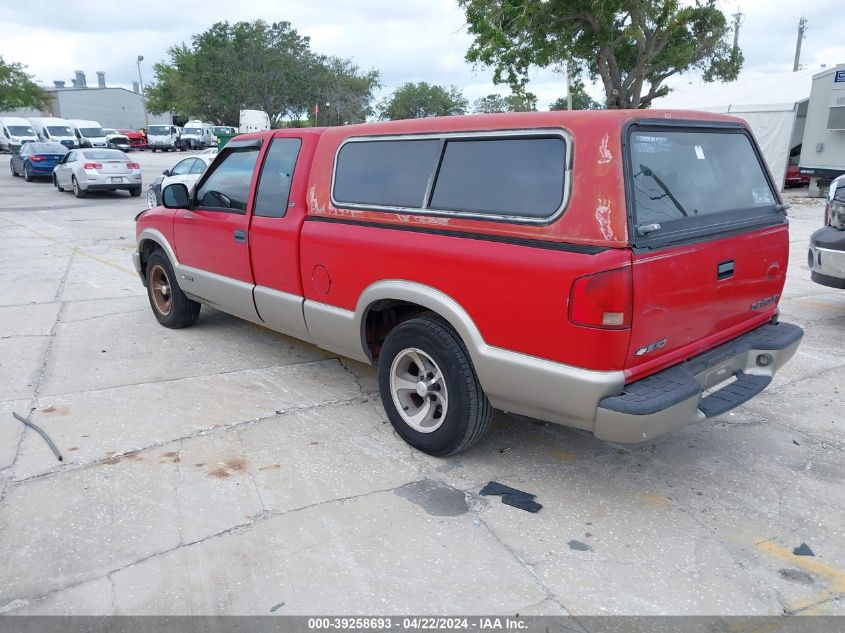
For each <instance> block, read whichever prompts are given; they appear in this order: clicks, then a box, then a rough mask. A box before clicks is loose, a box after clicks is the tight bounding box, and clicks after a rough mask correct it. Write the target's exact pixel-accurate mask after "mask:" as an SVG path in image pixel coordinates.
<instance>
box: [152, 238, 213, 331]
mask: <svg viewBox="0 0 845 633" xmlns="http://www.w3.org/2000/svg"><path fill="white" fill-rule="evenodd" d="M146 264H147V265H146V280H147V296H148V297H149V300H150V307H151V308H152V310H153V315H154V316H155V318H156V320H157V321H158V322H159V323H161V324H162V325H163V326H164V327H169V328H172V329H179V328H183V327H188V326H190V325H193V324H194V323H196V322H197V319H198V318H199V315H200V308H201V307H202V306H201V305H200V303H199V302H197V301H194V300H193V299H189V298H188V296H187V295H186V294H185V293H184V292H182V289H181V288H180V287H179V282H178V281H177V280H176V274H175V273H174V272H173V265H172V264H171V263H170V260H169V259H168V258H167V256H166V255H165V254H164V253H163V252H162V251H160V250H156V251H153V253H151V254H150V257H149V259H148V260H147V262H146Z"/></svg>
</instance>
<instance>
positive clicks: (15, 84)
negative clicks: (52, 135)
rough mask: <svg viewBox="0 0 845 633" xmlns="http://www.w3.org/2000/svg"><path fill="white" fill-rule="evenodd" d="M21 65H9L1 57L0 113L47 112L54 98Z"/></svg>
mask: <svg viewBox="0 0 845 633" xmlns="http://www.w3.org/2000/svg"><path fill="white" fill-rule="evenodd" d="M24 68H26V66H23V65H21V64H16V63H7V62H5V61H4V60H3V57H2V56H0V111H2V110H17V109H18V108H33V109H35V110H45V109H46V108H47V107H49V105H50V101H51V99H52V97H50V94H49V93H48V92H47V91H46V90H44V89H43V88H41V87H40V86H38V85H37V84H36V83H35V82H34V81H33V80H32V76H30V75H28V74H27V73H26V72H25V71H24Z"/></svg>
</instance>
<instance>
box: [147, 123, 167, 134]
mask: <svg viewBox="0 0 845 633" xmlns="http://www.w3.org/2000/svg"><path fill="white" fill-rule="evenodd" d="M147 134H152V135H153V136H168V135H169V134H170V128H169V127H168V126H166V125H151V126H150V127H149V128H147Z"/></svg>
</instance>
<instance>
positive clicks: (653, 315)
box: [626, 225, 789, 379]
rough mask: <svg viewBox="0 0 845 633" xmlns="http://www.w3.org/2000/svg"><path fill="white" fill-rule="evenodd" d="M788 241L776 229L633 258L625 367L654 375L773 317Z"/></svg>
mask: <svg viewBox="0 0 845 633" xmlns="http://www.w3.org/2000/svg"><path fill="white" fill-rule="evenodd" d="M788 240H789V236H788V231H787V228H786V226H785V225H781V226H777V227H770V228H767V229H763V230H759V231H754V232H751V233H747V234H744V235H737V236H733V237H730V238H725V239H720V240H713V241H707V242H702V243H698V244H693V245H689V246H682V247H678V248H672V249H668V250H666V251H664V252H660V253H649V254H638V255H635V256H634V309H633V314H634V317H633V322H632V328H631V345H630V348H629V349H628V358H627V362H626V368H628V369H629V370H637V368H639V371H636V374H637V375H645V374H646V373H651V372H650V371H649V369H651V371H656V369H657V368H658V366H659V365H666V364H668V363H672V362H678V361H680V360H685V359H686V358H690V357H691V356H694V355H696V354H698V353H700V352H702V351H704V349H706V348H708V347H712V346H714V345H718V344H720V343H722V342H724V341H725V340H727V339H729V338H733V337H735V336H739V335H740V334H743V333H745V332H746V331H748V330H750V329H751V328H753V327H756V326H757V325H760V324H761V323H763V322H765V321H767V320H769V319H771V317H772V316H773V315H774V312H775V310H776V307H777V301H778V298H779V297H780V294H781V292H782V291H783V284H784V274H785V272H786V262H787V254H788V252H789V241H788ZM650 348H651V349H650ZM679 352H680V354H678V353H679ZM640 366H642V367H640ZM633 379H636V378H633Z"/></svg>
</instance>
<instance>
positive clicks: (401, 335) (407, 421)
mask: <svg viewBox="0 0 845 633" xmlns="http://www.w3.org/2000/svg"><path fill="white" fill-rule="evenodd" d="M378 378H379V392H380V394H381V401H382V404H383V405H384V409H385V412H386V413H387V417H388V419H389V420H390V423H391V424H392V425H393V428H394V429H396V432H397V433H398V434H399V435H400V436H401V437H402V439H404V440H405V441H406V442H408V444H410V445H411V446H413V447H414V448H417V449H419V450H421V451H423V452H424V453H428V454H429V455H436V456H444V455H452V454H455V453H460V452H461V451H464V450H466V449H467V448H469V447H470V446H472V445H473V444H474V443H475V442H477V441H478V440H479V439H480V438H481V437H482V436H483V435H484V433H485V432H486V431H487V429H488V428H489V426H490V418H491V417H492V412H493V409H492V406H491V405H490V402H489V400H487V396H485V395H484V391H483V390H482V389H481V385H480V383H479V382H478V376H476V374H475V369H474V368H473V366H472V361H471V359H470V358H469V354H468V353H467V350H466V347H464V344H463V342H462V341H461V339H460V337H459V336H458V335H457V333H456V332H455V331H454V330H453V329H452V328H451V326H449V324H448V323H446V322H445V321H443V320H441V319H439V318H436V317H421V318H416V319H411V320H410V321H405V322H404V323H401V324H400V325H398V326H396V327H395V328H394V329H393V330H392V331H391V332H390V334H389V335H388V336H387V339H386V340H385V342H384V345H383V346H382V348H381V353H380V354H379V361H378Z"/></svg>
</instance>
